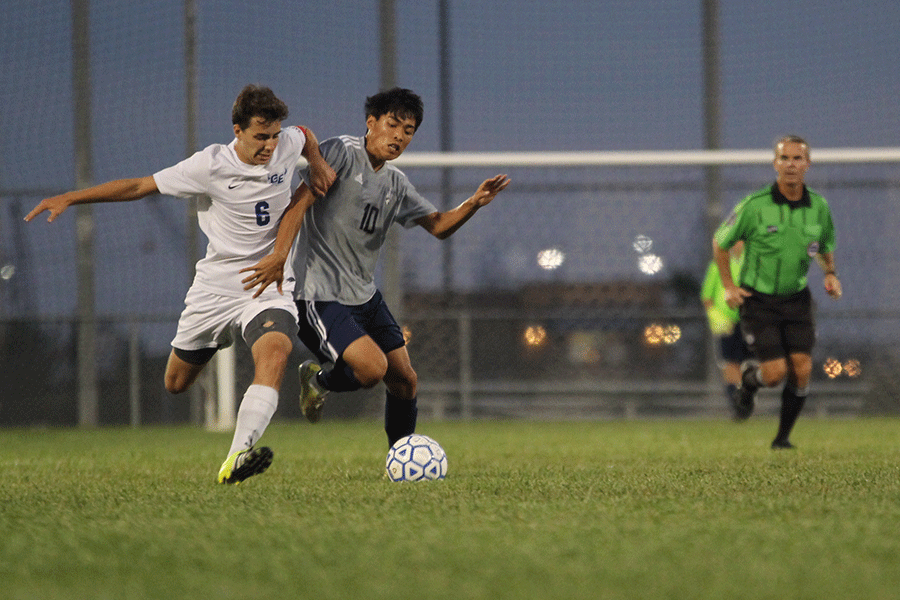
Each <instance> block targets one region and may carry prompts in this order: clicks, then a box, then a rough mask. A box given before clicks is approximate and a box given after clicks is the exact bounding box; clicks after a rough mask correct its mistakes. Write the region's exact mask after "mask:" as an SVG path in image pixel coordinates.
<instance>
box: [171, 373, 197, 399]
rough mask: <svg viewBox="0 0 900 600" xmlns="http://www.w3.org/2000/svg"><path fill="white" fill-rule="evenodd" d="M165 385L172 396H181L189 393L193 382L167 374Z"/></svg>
mask: <svg viewBox="0 0 900 600" xmlns="http://www.w3.org/2000/svg"><path fill="white" fill-rule="evenodd" d="M165 385H166V391H167V392H169V393H170V394H181V393H183V392H185V391H187V389H188V388H189V387H190V385H191V382H190V381H188V380H187V379H186V378H183V377H179V376H178V375H177V374H171V373H166V376H165Z"/></svg>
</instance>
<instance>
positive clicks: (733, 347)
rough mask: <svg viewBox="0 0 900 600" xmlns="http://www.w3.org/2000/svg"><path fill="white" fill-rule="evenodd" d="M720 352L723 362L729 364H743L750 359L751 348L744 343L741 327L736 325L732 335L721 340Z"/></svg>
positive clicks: (724, 336)
mask: <svg viewBox="0 0 900 600" xmlns="http://www.w3.org/2000/svg"><path fill="white" fill-rule="evenodd" d="M719 352H720V354H721V355H722V360H724V361H725V362H729V363H742V362H744V361H745V360H747V359H748V358H750V356H751V354H750V348H748V347H747V343H746V342H744V336H743V335H741V327H740V325H735V327H734V330H733V331H732V332H731V333H729V334H728V335H723V336H722V337H720V338H719Z"/></svg>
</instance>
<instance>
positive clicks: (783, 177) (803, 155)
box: [774, 142, 809, 185]
mask: <svg viewBox="0 0 900 600" xmlns="http://www.w3.org/2000/svg"><path fill="white" fill-rule="evenodd" d="M774 165H775V172H776V173H778V182H779V183H784V184H787V185H799V184H801V183H803V178H804V177H806V170H807V169H809V149H808V148H807V147H806V145H805V144H798V143H797V142H782V143H780V144H778V147H777V148H775V162H774Z"/></svg>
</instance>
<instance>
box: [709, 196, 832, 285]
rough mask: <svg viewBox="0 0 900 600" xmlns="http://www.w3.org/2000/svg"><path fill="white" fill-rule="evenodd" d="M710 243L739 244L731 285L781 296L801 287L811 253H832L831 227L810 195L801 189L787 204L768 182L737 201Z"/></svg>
mask: <svg viewBox="0 0 900 600" xmlns="http://www.w3.org/2000/svg"><path fill="white" fill-rule="evenodd" d="M715 240H716V244H718V246H719V247H720V248H723V249H725V250H727V249H729V248H731V247H732V246H733V245H734V244H735V242H737V241H738V240H744V243H745V245H744V265H743V267H742V268H741V272H740V275H737V274H736V273H732V277H733V278H734V281H735V283H736V284H737V285H739V286H742V287H749V288H753V289H754V290H756V291H758V292H762V293H764V294H772V295H776V296H786V295H790V294H794V293H796V292H799V291H801V290H802V289H804V288H805V287H806V276H807V273H808V272H809V263H810V261H812V260H813V258H814V257H815V255H816V254H826V253H828V252H833V251H834V247H835V240H834V223H833V222H832V220H831V210H830V209H829V208H828V202H826V200H825V198H823V197H822V196H820V195H819V194H817V193H816V192H814V191H812V190H810V189H809V188H807V187H806V186H803V197H802V198H801V199H800V200H798V201H796V202H791V201H790V200H788V199H787V198H785V197H784V195H783V194H782V193H781V192H780V191H779V190H778V185H777V184H773V185H772V186H770V187H767V188H763V189H761V190H759V191H756V192H753V193H752V194H750V195H749V196H747V197H746V198H744V199H743V200H741V202H740V203H738V205H737V206H736V207H735V208H734V211H732V213H731V216H729V217H728V219H727V220H726V221H725V222H724V223H722V225H721V226H720V227H719V229H718V230H717V231H716V234H715Z"/></svg>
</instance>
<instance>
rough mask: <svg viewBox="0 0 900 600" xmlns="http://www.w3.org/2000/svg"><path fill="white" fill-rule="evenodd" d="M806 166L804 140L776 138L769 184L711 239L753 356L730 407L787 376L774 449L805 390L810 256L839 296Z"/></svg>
mask: <svg viewBox="0 0 900 600" xmlns="http://www.w3.org/2000/svg"><path fill="white" fill-rule="evenodd" d="M809 164H810V162H809V144H807V143H806V141H805V140H803V138H800V137H797V136H793V135H791V136H785V137H782V138H780V139H779V140H778V141H777V142H776V143H775V159H774V161H773V165H774V167H775V172H776V174H777V176H776V180H775V184H774V185H772V186H770V187H766V188H763V189H761V190H759V191H756V192H754V193H752V194H750V195H749V196H747V197H746V198H744V199H743V200H742V201H741V202H740V203H739V204H738V205H737V206H736V207H735V209H734V211H733V212H732V213H731V216H729V217H728V219H727V220H726V221H725V222H724V223H722V225H721V226H720V227H719V229H718V230H717V231H716V233H715V235H714V237H713V252H714V255H715V261H716V264H717V265H718V267H719V274H720V276H721V278H722V285H723V286H724V287H725V299H726V301H727V302H728V305H729V306H732V307H740V318H741V331H742V332H743V335H744V339H745V340H746V342H747V345H748V346H749V347H750V349H751V351H752V352H753V354H754V355H755V356H756V358H757V359H758V360H759V364H747V365H746V366H745V367H744V368H743V370H742V373H741V390H740V394H739V396H738V397H737V404H738V406H736V409H738V410H740V411H742V412H744V413H745V414H747V415H748V416H749V415H750V413H751V412H752V411H753V402H754V396H755V395H756V390H757V389H759V388H760V387H761V386H766V387H775V386H777V385H779V384H781V382H782V381H784V382H785V383H784V389H783V391H782V393H781V418H780V421H779V425H778V433H777V434H776V436H775V439H774V441H773V442H772V448H773V449H781V448H793V447H794V445H793V444H791V442H790V439H789V438H790V434H791V430H792V429H793V427H794V423H795V422H796V421H797V417H798V416H799V414H800V411H801V410H802V409H803V404H804V402H805V401H806V396H807V394H808V392H809V380H810V374H811V373H812V348H813V344H814V342H815V324H814V321H813V302H812V295H811V294H810V291H809V287H808V286H807V273H808V271H809V265H810V262H812V260H813V259H815V260H816V262H818V263H819V266H821V267H822V270H823V271H824V273H825V280H824V284H825V291H826V292H828V295H830V296H831V297H832V298H840V297H841V282H840V280H838V276H837V271H836V269H835V266H834V247H835V238H834V224H833V222H832V219H831V210H830V209H829V208H828V203H827V202H826V201H825V198H823V197H822V196H820V195H819V194H817V193H816V192H814V191H812V190H810V189H809V188H807V187H806V185H805V184H804V183H803V180H804V177H805V175H806V171H807V169H809ZM738 240H744V264H743V266H742V267H741V271H740V273H739V274H737V273H732V272H731V265H730V260H729V254H728V250H729V248H731V246H733V245H734V244H735V243H736V242H737V241H738ZM736 282H737V283H736Z"/></svg>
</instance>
